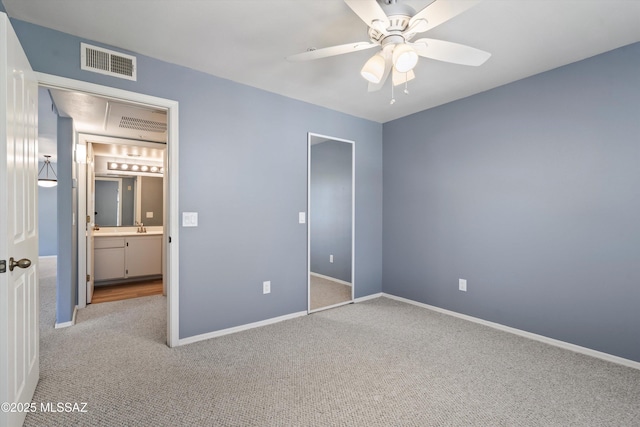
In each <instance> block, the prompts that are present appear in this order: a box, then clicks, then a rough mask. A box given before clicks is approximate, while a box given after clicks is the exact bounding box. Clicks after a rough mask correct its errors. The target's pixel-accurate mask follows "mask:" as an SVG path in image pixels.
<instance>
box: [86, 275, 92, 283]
mask: <svg viewBox="0 0 640 427" xmlns="http://www.w3.org/2000/svg"><path fill="white" fill-rule="evenodd" d="M90 281H91V275H90V274H87V282H90Z"/></svg>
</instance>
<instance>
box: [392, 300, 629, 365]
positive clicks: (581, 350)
mask: <svg viewBox="0 0 640 427" xmlns="http://www.w3.org/2000/svg"><path fill="white" fill-rule="evenodd" d="M381 296H383V297H386V298H390V299H393V300H396V301H401V302H405V303H407V304H412V305H416V306H418V307H422V308H426V309H429V310H432V311H436V312H438V313H442V314H447V315H449V316H454V317H458V318H460V319H464V320H467V321H469V322H474V323H479V324H481V325H485V326H489V327H490V328H494V329H498V330H501V331H504V332H509V333H512V334H514V335H519V336H521V337H524V338H529V339H532V340H535V341H539V342H543V343H545V344H549V345H553V346H555V347H560V348H562V349H565V350H570V351H573V352H576V353H581V354H585V355H587V356H591V357H595V358H598V359H602V360H606V361H607V362H612V363H617V364H619V365H624V366H627V367H629V368H633V369H638V370H640V362H636V361H635V360H630V359H625V358H624V357H619V356H614V355H613V354H609V353H604V352H602V351H597V350H593V349H590V348H587V347H582V346H579V345H576V344H571V343H568V342H565V341H560V340H557V339H554V338H549V337H545V336H544V335H538V334H534V333H532V332H527V331H523V330H521V329H516V328H512V327H511V326H506V325H502V324H500V323H495V322H490V321H488V320H483V319H479V318H477V317H473V316H468V315H466V314H462V313H457V312H455V311H451V310H446V309H444V308H440V307H436V306H433V305H429V304H424V303H421V302H418V301H414V300H410V299H407V298H403V297H398V296H395V295H391V294H387V293H384V292H383V293H382V294H381Z"/></svg>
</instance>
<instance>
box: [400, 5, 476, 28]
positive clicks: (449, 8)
mask: <svg viewBox="0 0 640 427" xmlns="http://www.w3.org/2000/svg"><path fill="white" fill-rule="evenodd" d="M480 1H481V0H436V1H434V2H433V3H431V4H429V5H428V6H427V7H425V8H424V9H422V10H421V11H419V12H418V13H416V14H415V15H413V17H412V18H411V19H410V20H409V27H412V26H414V25H415V26H417V25H418V21H420V20H426V21H427V23H426V24H423V25H419V26H418V28H419V31H417V32H425V31H428V30H430V29H432V28H435V27H437V26H438V25H440V24H443V23H445V22H447V21H448V20H449V19H451V18H453V17H455V16H458V15H460V14H461V13H462V12H464V11H466V10H467V9H470V8H472V7H473V6H475V5H476V4H478V3H480Z"/></svg>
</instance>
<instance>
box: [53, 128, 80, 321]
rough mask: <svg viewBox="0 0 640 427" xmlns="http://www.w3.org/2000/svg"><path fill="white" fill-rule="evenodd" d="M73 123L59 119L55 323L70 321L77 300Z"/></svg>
mask: <svg viewBox="0 0 640 427" xmlns="http://www.w3.org/2000/svg"><path fill="white" fill-rule="evenodd" d="M73 134H74V130H73V120H71V119H70V118H65V117H59V118H58V165H57V166H58V169H57V171H56V172H57V174H58V186H57V187H56V188H57V196H58V218H57V219H58V266H57V277H56V323H66V322H69V321H71V320H72V319H73V309H74V308H75V306H76V304H77V302H78V301H77V300H78V287H77V283H78V244H77V241H78V231H77V227H76V224H75V218H76V216H75V215H74V213H75V212H77V200H78V199H77V192H78V190H77V188H76V187H75V186H74V185H73V180H74V178H75V173H76V171H75V166H74V165H73V162H72V153H73Z"/></svg>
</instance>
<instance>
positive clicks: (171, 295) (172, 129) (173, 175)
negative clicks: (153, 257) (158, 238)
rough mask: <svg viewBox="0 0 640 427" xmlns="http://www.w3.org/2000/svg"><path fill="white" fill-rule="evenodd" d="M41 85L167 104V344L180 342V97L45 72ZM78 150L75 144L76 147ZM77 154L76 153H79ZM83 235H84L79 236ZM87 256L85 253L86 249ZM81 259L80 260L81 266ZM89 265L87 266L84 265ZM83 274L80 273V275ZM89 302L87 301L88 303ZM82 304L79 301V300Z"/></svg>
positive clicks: (40, 77) (81, 223)
mask: <svg viewBox="0 0 640 427" xmlns="http://www.w3.org/2000/svg"><path fill="white" fill-rule="evenodd" d="M36 77H37V79H38V84H39V85H40V86H44V87H49V88H53V89H61V90H69V91H73V92H84V93H86V94H89V95H96V96H101V97H107V98H112V99H117V100H120V101H123V102H126V103H130V104H141V105H145V106H154V107H160V108H165V109H166V110H167V124H168V129H167V155H166V160H165V161H166V166H167V167H166V168H165V181H166V183H165V185H167V187H168V191H166V194H167V198H166V199H167V200H165V202H164V204H165V212H166V215H165V216H164V230H165V236H164V238H165V241H164V245H163V246H164V251H165V253H166V258H167V262H166V263H165V277H167V279H166V280H167V345H168V346H169V347H175V346H177V345H179V331H180V329H179V307H180V306H179V301H178V297H179V245H180V239H179V231H180V229H179V221H178V218H179V215H178V212H179V204H178V188H179V187H178V165H179V162H178V153H179V138H178V135H179V133H178V122H179V120H178V117H179V115H178V101H174V100H170V99H165V98H158V97H155V96H151V95H144V94H141V93H137V92H131V91H126V90H123V89H117V88H113V87H109V86H102V85H98V84H95V83H89V82H85V81H81V80H74V79H69V78H66V77H60V76H54V75H51V74H45V73H38V72H37V73H36ZM74 151H75V148H74ZM76 154H77V153H76ZM78 228H79V233H78V238H79V240H82V239H84V238H85V233H86V229H85V228H86V224H85V223H84V221H78ZM80 238H81V239H80ZM81 247H85V244H84V243H83V244H82V245H80V244H78V250H79V251H80V248H81ZM85 256H86V253H85ZM81 264H82V263H81V262H80V260H79V262H78V265H79V266H80V265H81ZM84 268H85V269H86V266H84ZM81 277H84V276H79V278H81ZM78 282H79V283H78V286H79V287H80V286H82V287H84V288H85V290H84V291H83V292H81V291H80V289H78V290H79V292H78V295H81V294H85V295H86V284H85V282H84V280H78ZM85 304H86V303H85ZM79 305H80V304H79Z"/></svg>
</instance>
